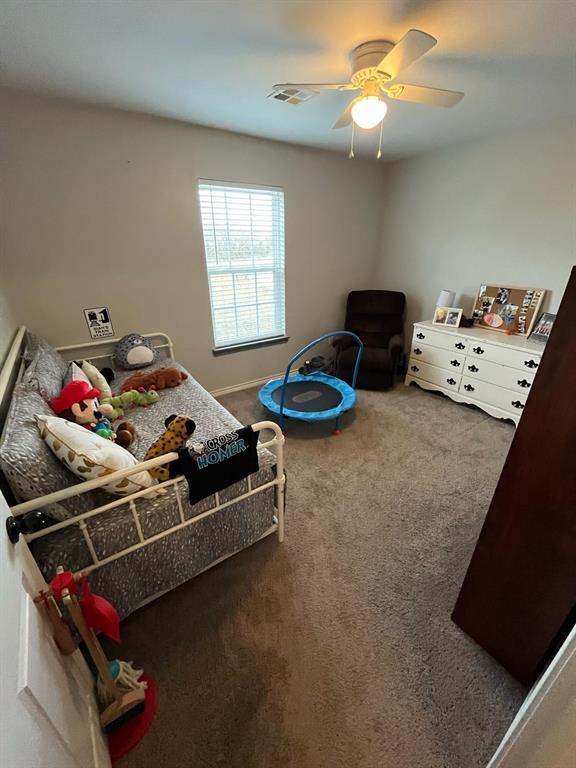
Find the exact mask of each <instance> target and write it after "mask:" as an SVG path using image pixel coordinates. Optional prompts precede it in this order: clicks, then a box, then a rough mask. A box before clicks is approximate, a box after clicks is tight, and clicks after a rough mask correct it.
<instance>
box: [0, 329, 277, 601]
mask: <svg viewBox="0 0 576 768" xmlns="http://www.w3.org/2000/svg"><path fill="white" fill-rule="evenodd" d="M144 335H145V336H146V337H147V338H150V339H157V340H158V342H159V343H157V344H155V345H154V346H155V347H156V348H157V349H160V350H168V352H169V354H170V356H171V357H174V346H173V344H172V340H171V339H170V337H169V336H167V335H166V334H165V333H161V332H154V333H147V334H144ZM25 337H26V327H25V326H21V327H20V328H18V331H17V332H16V336H15V338H14V340H13V342H12V345H11V347H10V350H9V352H8V355H7V357H6V361H5V363H4V365H3V366H2V370H1V371H0V409H1V412H2V413H5V412H6V410H7V407H8V399H9V398H10V396H11V393H12V389H13V387H14V385H15V384H16V383H18V382H19V381H20V379H21V376H22V373H23V370H24V362H23V359H22V355H23V351H24V344H25ZM117 341H119V339H102V340H100V341H94V342H87V343H84V344H70V345H67V346H64V347H58V348H57V349H58V351H59V352H61V353H62V354H63V355H64V357H66V358H68V357H69V356H70V357H71V358H74V357H78V358H81V359H88V360H91V361H94V360H103V359H106V358H109V357H110V354H111V353H110V351H109V352H106V353H105V352H103V350H104V348H105V347H106V346H113V345H114V344H115V343H116V342H117ZM92 351H94V352H96V353H100V354H91V352H92ZM80 352H83V353H84V354H78V353H80ZM252 428H253V429H254V431H256V432H261V431H263V430H266V429H268V430H271V431H272V432H273V433H274V437H273V438H272V439H271V440H268V441H267V442H263V443H259V445H260V446H261V447H263V448H268V449H272V451H273V452H274V454H275V456H276V476H275V478H274V480H271V481H270V482H267V483H264V484H262V485H259V486H257V487H256V488H253V487H252V483H251V477H250V476H248V478H247V481H248V491H247V492H246V493H243V494H241V495H240V496H236V497H234V498H233V499H231V500H230V501H225V502H221V501H220V495H219V494H218V493H216V494H215V497H216V504H215V506H214V507H213V508H212V509H209V510H207V511H205V512H201V513H200V514H198V515H196V516H195V517H191V518H186V517H185V516H184V510H183V507H182V498H181V488H182V483H185V478H184V477H183V476H179V477H176V478H173V479H170V480H166V481H165V482H162V483H158V484H157V485H154V486H152V487H151V488H147V489H145V490H141V491H136V492H135V493H132V494H130V495H128V496H122V497H118V498H116V499H115V500H114V501H111V502H109V503H107V504H103V505H101V506H99V507H96V508H95V509H92V510H89V511H88V512H84V513H82V514H80V515H77V516H75V517H71V518H69V519H67V520H64V521H62V522H58V523H55V524H54V525H51V526H50V527H48V528H44V529H42V530H40V531H36V532H34V533H28V534H26V533H24V534H22V535H21V537H20V538H21V540H22V538H23V539H24V541H25V542H26V544H28V543H30V542H32V541H34V540H35V539H39V538H41V537H43V536H48V535H50V534H51V533H55V532H56V531H61V530H63V529H65V528H69V527H70V526H73V525H76V526H78V527H79V528H80V530H81V532H82V535H83V537H84V540H85V542H86V546H87V548H88V551H89V553H90V556H91V558H92V564H91V565H90V566H88V567H87V568H83V569H82V572H83V573H89V572H90V571H93V570H95V569H96V568H101V567H102V566H104V565H107V564H108V563H111V562H113V561H114V560H118V559H119V558H121V557H124V556H126V555H129V554H131V553H132V552H135V551H137V550H139V549H142V548H144V547H146V546H148V545H149V544H153V543H154V542H156V541H158V540H160V539H162V538H164V537H165V536H169V535H170V534H172V533H175V532H176V531H178V530H180V529H182V528H186V527H187V526H189V525H194V524H195V523H198V522H199V521H200V520H202V519H204V518H205V517H209V516H211V515H213V514H215V513H216V512H218V511H219V510H221V509H225V508H226V507H228V506H230V505H231V504H236V503H237V502H239V501H242V500H243V499H247V498H248V497H249V496H253V495H255V494H257V493H261V492H262V491H265V490H267V489H268V488H273V487H275V486H276V487H277V491H276V515H275V517H274V522H273V524H272V525H271V526H270V527H269V528H268V529H267V530H266V531H264V533H263V534H262V536H260V538H259V539H258V541H259V540H260V539H263V538H265V537H266V536H269V535H270V534H273V533H276V534H277V536H278V541H280V542H282V541H283V539H284V500H285V484H286V476H285V472H284V435H283V433H282V430H281V429H280V427H279V426H278V425H277V424H275V423H274V422H273V421H260V422H258V423H256V424H253V425H252ZM177 458H178V454H177V453H167V454H165V455H163V456H157V457H156V458H153V459H149V460H148V461H142V462H138V464H136V465H135V466H134V467H130V468H128V469H122V470H119V471H117V472H114V473H112V474H111V475H106V477H104V478H98V479H95V480H87V481H85V482H83V483H81V484H78V485H75V486H74V487H72V488H64V489H63V490H61V491H55V492H54V493H49V494H46V495H45V496H41V497H38V498H37V499H34V500H32V501H25V502H23V503H21V504H16V505H14V506H12V507H11V508H10V512H11V514H12V515H13V516H14V517H15V518H17V517H19V516H21V515H25V514H26V513H27V512H32V511H34V510H38V509H41V508H42V507H45V506H47V505H48V504H55V503H58V502H60V501H63V500H64V499H70V498H72V497H74V496H80V495H82V494H84V493H88V492H89V491H93V490H95V489H97V488H101V487H103V486H105V485H108V483H110V482H114V481H115V480H120V479H122V478H125V477H128V476H130V475H132V474H136V473H138V472H142V471H144V470H149V469H153V468H154V467H159V466H162V465H164V464H166V465H167V464H170V463H171V462H173V461H175V460H176V459H177ZM169 487H173V488H174V492H175V496H176V503H177V506H178V511H179V518H180V519H179V522H178V523H176V524H175V525H172V526H171V527H169V528H167V529H166V530H164V531H161V532H160V533H157V534H154V535H152V536H149V537H148V538H145V537H144V535H143V532H142V526H141V524H140V518H139V515H138V508H137V505H136V501H137V500H138V499H139V498H143V497H146V496H148V497H149V496H152V495H156V494H157V492H158V490H159V489H167V488H169ZM123 505H127V506H128V507H129V509H130V511H131V513H132V517H133V520H134V525H135V528H136V531H137V534H138V542H137V543H136V544H132V545H131V546H129V547H125V548H124V549H122V550H120V551H119V552H115V553H114V554H112V555H109V556H108V557H104V558H99V557H98V555H97V553H96V550H95V547H94V544H93V542H92V540H91V538H90V532H89V530H88V526H87V524H86V521H87V520H90V519H92V518H93V517H96V516H97V515H102V514H106V512H108V511H110V510H113V509H117V508H118V507H121V506H123ZM234 554H236V553H235V552H231V553H230V554H228V555H225V556H224V557H221V558H218V559H217V560H215V561H214V562H212V563H210V565H208V566H207V568H205V569H204V570H208V568H211V567H212V566H214V565H216V564H217V563H220V562H222V561H223V560H225V559H227V558H228V557H231V556H232V555H234ZM156 596H157V595H154V596H153V597H152V598H150V599H154V597H156ZM146 602H148V601H146Z"/></svg>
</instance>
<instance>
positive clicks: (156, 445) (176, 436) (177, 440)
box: [144, 414, 196, 483]
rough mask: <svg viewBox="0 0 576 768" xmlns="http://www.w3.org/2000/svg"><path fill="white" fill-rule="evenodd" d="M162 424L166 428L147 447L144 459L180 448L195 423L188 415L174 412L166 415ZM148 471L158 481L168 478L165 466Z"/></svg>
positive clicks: (188, 436) (191, 432) (167, 470)
mask: <svg viewBox="0 0 576 768" xmlns="http://www.w3.org/2000/svg"><path fill="white" fill-rule="evenodd" d="M164 426H165V427H166V429H165V430H164V432H163V433H162V434H161V435H160V437H158V438H156V440H154V442H153V443H152V445H151V446H150V448H148V450H147V451H146V454H145V456H144V461H147V460H148V459H153V458H155V457H156V456H163V455H164V454H165V453H171V452H172V451H177V450H178V448H182V447H183V446H184V445H186V443H187V442H188V439H189V438H190V436H191V435H192V434H193V433H194V430H195V429H196V423H195V422H194V421H193V420H192V419H190V418H189V417H188V416H177V415H176V414H172V416H168V418H167V419H166V421H165V422H164ZM149 471H150V474H151V475H152V477H154V478H156V480H158V482H160V483H163V482H164V481H165V480H169V479H170V471H169V469H168V467H167V466H162V467H156V468H155V469H151V470H149Z"/></svg>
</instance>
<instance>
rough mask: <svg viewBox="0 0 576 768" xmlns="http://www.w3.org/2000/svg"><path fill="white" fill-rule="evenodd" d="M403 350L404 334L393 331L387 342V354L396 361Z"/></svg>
mask: <svg viewBox="0 0 576 768" xmlns="http://www.w3.org/2000/svg"><path fill="white" fill-rule="evenodd" d="M403 350H404V336H403V335H402V334H401V333H395V334H394V336H392V337H391V338H390V341H389V342H388V354H389V355H390V358H391V359H392V360H394V362H395V363H397V362H398V361H399V360H400V357H401V356H402V352H403Z"/></svg>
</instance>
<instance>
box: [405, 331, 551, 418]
mask: <svg viewBox="0 0 576 768" xmlns="http://www.w3.org/2000/svg"><path fill="white" fill-rule="evenodd" d="M543 351H544V345H543V344H541V343H539V342H537V341H528V340H526V339H524V338H523V337H521V336H506V335H505V334H503V333H497V332H494V331H487V330H484V329H482V328H443V327H442V326H437V325H432V323H431V322H430V321H424V322H421V323H415V324H414V334H413V336H412V345H411V348H410V360H409V362H408V373H407V375H406V380H405V383H406V384H407V385H408V384H411V383H412V382H413V381H414V382H416V384H418V385H419V386H420V387H423V388H424V389H433V390H436V391H439V392H444V393H445V394H446V395H448V396H449V397H451V398H452V400H456V402H458V403H472V404H473V405H477V406H478V407H479V408H482V409H483V410H485V411H486V412H487V413H489V414H490V415H491V416H496V417H497V418H500V419H512V420H513V421H514V423H515V424H518V422H519V420H520V416H521V415H522V409H523V408H524V405H525V403H526V400H527V398H528V395H529V394H530V387H531V386H532V382H533V381H534V376H535V375H536V371H537V370H538V365H539V364H540V358H541V357H542V354H543Z"/></svg>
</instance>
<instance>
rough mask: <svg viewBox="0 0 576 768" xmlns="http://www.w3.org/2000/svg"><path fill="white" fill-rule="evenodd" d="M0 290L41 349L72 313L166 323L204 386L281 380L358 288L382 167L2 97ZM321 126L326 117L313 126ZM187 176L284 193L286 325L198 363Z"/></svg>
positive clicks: (75, 325) (74, 321)
mask: <svg viewBox="0 0 576 768" xmlns="http://www.w3.org/2000/svg"><path fill="white" fill-rule="evenodd" d="M0 98H1V102H0V109H1V110H2V112H3V113H4V115H5V118H6V119H5V120H4V121H3V123H4V125H3V133H4V135H3V137H2V144H3V147H4V163H3V165H4V169H3V177H4V184H5V186H6V190H7V191H8V192H9V194H7V195H6V197H7V202H6V204H5V211H4V214H5V216H4V220H5V221H4V233H3V237H4V246H5V258H6V278H7V281H6V282H7V285H6V287H7V292H8V294H9V297H10V299H11V302H12V305H13V306H14V307H15V308H16V312H17V317H16V319H17V320H18V322H20V323H25V324H26V325H28V326H29V327H30V328H31V329H32V330H34V331H36V332H39V333H42V334H43V335H45V336H46V337H47V338H48V339H49V340H50V341H51V342H52V343H54V344H63V343H73V342H80V341H84V340H87V339H88V333H87V328H86V325H85V322H84V319H83V315H82V309H83V308H84V307H91V306H99V305H101V304H103V305H107V306H109V308H110V310H111V313H112V319H113V322H114V327H115V330H116V332H117V333H118V334H119V335H121V334H124V333H127V332H129V331H132V330H138V331H147V330H148V331H150V330H165V331H166V332H168V333H169V334H170V335H171V336H172V337H173V339H174V341H175V344H176V350H177V354H178V357H179V358H180V359H181V361H182V362H183V363H184V364H185V365H186V366H187V367H188V368H189V369H190V370H191V371H192V373H193V374H196V375H197V376H198V378H199V379H200V381H201V382H202V383H203V384H204V385H205V386H207V387H208V388H211V389H213V388H218V387H224V386H228V385H233V384H237V383H239V382H243V381H248V380H252V379H257V378H260V377H263V376H267V375H269V374H272V373H276V372H278V371H281V370H282V369H283V368H284V367H285V365H286V362H287V360H288V358H289V356H290V353H293V352H294V351H296V349H297V348H298V347H299V346H302V345H303V344H305V343H306V342H308V341H309V340H311V339H312V338H314V336H315V335H319V334H320V333H323V332H325V331H328V330H333V329H335V328H337V327H339V326H341V325H342V321H343V315H344V300H345V296H346V294H347V292H348V291H349V290H351V289H353V288H363V287H367V286H369V284H370V281H371V279H372V278H373V274H374V268H375V265H376V262H377V257H378V253H379V247H380V243H379V231H380V230H379V226H380V215H381V200H382V191H383V180H384V174H383V173H382V166H381V165H378V164H376V163H375V162H368V161H362V160H356V161H354V162H351V161H349V160H348V159H347V158H346V156H345V155H343V154H336V153H329V152H323V151H318V150H308V149H304V148H300V147H294V146H290V145H285V144H280V143H274V142H268V141H263V140H258V139H253V138H249V137H245V136H240V135H236V134H232V133H226V132H223V131H217V130H211V129H206V128H199V127H195V126H190V125H187V124H184V123H178V122H173V121H169V120H162V119H158V118H152V117H146V116H144V115H135V114H130V113H125V112H120V111H114V110H106V109H98V108H93V107H89V106H79V105H74V104H70V103H66V102H61V101H55V100H44V99H39V98H35V97H31V96H24V95H22V94H17V93H15V92H11V91H4V92H3V93H2V95H1V97H0ZM328 129H329V125H328V124H327V130H328ZM198 178H208V179H220V180H230V181H237V182H248V183H255V184H258V183H261V184H265V185H276V186H281V187H284V190H285V209H286V296H287V332H288V334H289V335H290V337H291V338H290V342H289V343H288V344H282V345H278V346H274V347H266V348H264V349H258V350H251V351H246V352H240V353H234V354H232V355H226V356H222V357H217V358H216V357H214V356H213V355H212V352H211V350H212V345H213V340H212V329H211V320H210V309H209V300H208V290H207V280H206V273H205V268H204V255H203V247H202V235H201V226H200V218H199V209H198V200H197V192H196V185H197V180H198Z"/></svg>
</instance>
